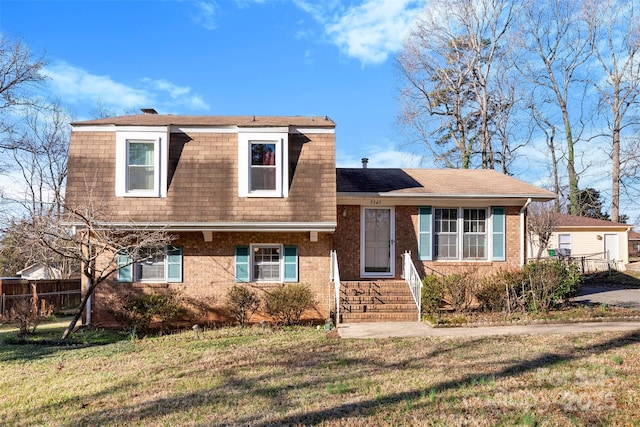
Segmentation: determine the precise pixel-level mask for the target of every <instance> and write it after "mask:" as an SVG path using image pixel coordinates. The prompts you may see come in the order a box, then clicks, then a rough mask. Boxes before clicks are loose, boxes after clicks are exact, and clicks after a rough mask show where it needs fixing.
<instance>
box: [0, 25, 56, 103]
mask: <svg viewBox="0 0 640 427" xmlns="http://www.w3.org/2000/svg"><path fill="white" fill-rule="evenodd" d="M45 64H46V61H45V59H44V57H34V56H33V54H32V53H31V51H30V49H29V48H28V46H26V45H25V44H24V43H22V41H20V40H19V39H18V40H13V39H11V38H9V37H7V36H5V35H0V110H3V109H6V108H9V107H15V106H19V105H31V104H33V98H31V97H30V96H29V95H28V89H29V88H32V87H33V86H36V85H39V84H41V83H42V82H44V80H45V76H44V75H43V74H42V68H43V67H44V66H45Z"/></svg>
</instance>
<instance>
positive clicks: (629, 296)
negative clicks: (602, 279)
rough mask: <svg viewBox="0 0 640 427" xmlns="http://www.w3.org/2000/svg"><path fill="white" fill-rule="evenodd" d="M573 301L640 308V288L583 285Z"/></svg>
mask: <svg viewBox="0 0 640 427" xmlns="http://www.w3.org/2000/svg"><path fill="white" fill-rule="evenodd" d="M573 301H577V302H588V303H593V304H607V305H615V306H618V307H625V308H630V309H633V310H640V289H623V288H615V287H611V286H599V285H589V286H581V287H580V290H579V291H578V296H576V297H575V298H573Z"/></svg>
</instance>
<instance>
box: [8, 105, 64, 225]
mask: <svg viewBox="0 0 640 427" xmlns="http://www.w3.org/2000/svg"><path fill="white" fill-rule="evenodd" d="M69 122H70V116H69V114H68V113H67V112H66V111H65V110H64V109H63V108H62V107H61V106H60V105H59V104H57V103H56V104H53V105H50V106H49V107H48V108H47V109H39V108H27V109H26V110H25V114H24V116H23V120H22V127H23V129H22V131H21V132H20V133H19V134H18V133H14V135H13V136H12V137H11V138H10V141H11V143H10V144H9V145H7V150H10V152H11V154H12V157H13V162H12V163H13V166H14V167H15V168H17V169H18V170H19V171H20V173H21V176H22V178H23V181H24V182H23V184H24V191H25V193H26V194H24V198H23V199H22V200H19V201H18V202H19V203H21V204H22V205H23V207H24V208H25V209H26V210H27V211H28V212H29V213H30V214H31V216H34V215H35V216H38V215H45V216H48V215H50V214H51V213H53V212H56V213H57V214H60V213H61V206H60V205H59V204H58V201H60V200H62V196H63V191H64V185H65V182H66V178H67V157H68V147H69V131H70V129H69Z"/></svg>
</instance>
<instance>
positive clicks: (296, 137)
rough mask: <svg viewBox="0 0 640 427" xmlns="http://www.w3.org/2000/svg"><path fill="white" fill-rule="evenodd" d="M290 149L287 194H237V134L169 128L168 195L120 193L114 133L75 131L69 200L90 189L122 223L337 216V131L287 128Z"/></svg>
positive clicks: (296, 219)
mask: <svg viewBox="0 0 640 427" xmlns="http://www.w3.org/2000/svg"><path fill="white" fill-rule="evenodd" d="M289 150H290V153H289V159H290V165H289V168H290V176H289V182H290V187H289V197H287V198H240V197H238V135H237V134H233V133H192V134H188V133H172V134H171V139H170V148H169V168H168V190H167V197H166V198H135V197H115V173H116V171H115V132H72V137H71V145H70V151H69V170H70V174H69V178H68V184H67V195H68V201H69V202H70V203H80V202H82V200H83V198H82V196H83V195H85V194H86V188H92V189H93V191H94V192H93V194H94V195H95V196H96V197H99V198H100V200H102V201H104V203H105V204H107V205H108V206H110V207H111V208H112V210H113V212H114V213H115V216H114V220H118V221H128V220H133V221H137V222H148V221H150V218H151V216H152V217H153V220H154V221H157V222H199V223H200V222H234V221H240V222H291V221H293V222H334V221H335V194H336V192H335V172H334V171H335V135H334V134H332V133H330V134H323V133H320V134H305V135H302V134H290V136H289ZM85 183H86V184H85ZM151 211H152V213H153V215H150V214H151Z"/></svg>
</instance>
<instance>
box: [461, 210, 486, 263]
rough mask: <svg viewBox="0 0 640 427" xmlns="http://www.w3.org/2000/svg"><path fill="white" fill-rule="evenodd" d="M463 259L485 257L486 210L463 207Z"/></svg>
mask: <svg viewBox="0 0 640 427" xmlns="http://www.w3.org/2000/svg"><path fill="white" fill-rule="evenodd" d="M463 221H464V227H463V231H462V248H463V254H462V258H463V259H486V258H487V210H486V209H464V219H463Z"/></svg>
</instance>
